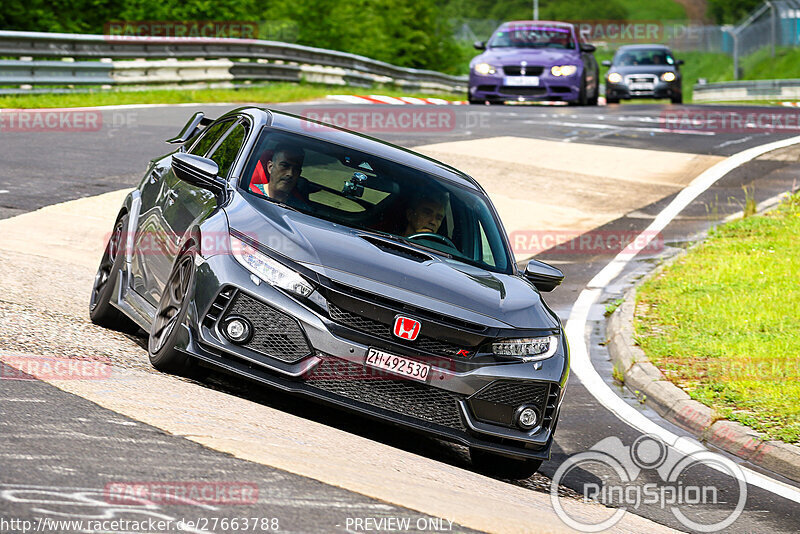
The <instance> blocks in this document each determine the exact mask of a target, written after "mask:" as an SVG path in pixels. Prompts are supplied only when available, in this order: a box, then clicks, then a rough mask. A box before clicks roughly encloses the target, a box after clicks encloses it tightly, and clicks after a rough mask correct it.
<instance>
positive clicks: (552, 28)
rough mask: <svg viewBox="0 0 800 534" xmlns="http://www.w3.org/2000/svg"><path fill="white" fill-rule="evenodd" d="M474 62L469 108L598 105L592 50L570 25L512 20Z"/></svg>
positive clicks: (480, 47) (480, 45) (482, 47)
mask: <svg viewBox="0 0 800 534" xmlns="http://www.w3.org/2000/svg"><path fill="white" fill-rule="evenodd" d="M475 48H477V49H478V50H483V53H481V54H480V55H478V56H476V57H475V58H473V59H472V61H471V62H470V66H469V67H470V68H469V94H468V99H469V102H470V103H471V104H483V103H484V102H489V103H491V104H502V103H504V102H507V101H519V102H522V101H528V100H551V101H552V100H556V101H565V102H569V103H571V104H575V105H580V106H585V105H590V106H594V105H597V96H598V91H599V85H598V79H599V76H598V67H597V61H596V60H595V57H594V54H593V52H594V50H595V47H594V45H591V44H588V43H583V42H581V40H580V37H579V34H578V32H576V31H575V27H574V26H573V25H572V24H569V23H566V22H552V21H541V20H539V21H512V22H506V23H504V24H502V25H501V26H500V27H499V28H497V30H495V32H494V34H492V37H491V38H490V39H489V42H488V43H484V42H482V41H478V42H476V43H475Z"/></svg>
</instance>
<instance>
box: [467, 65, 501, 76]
mask: <svg viewBox="0 0 800 534" xmlns="http://www.w3.org/2000/svg"><path fill="white" fill-rule="evenodd" d="M472 70H474V71H475V72H476V73H477V74H483V75H484V76H486V75H487V74H494V73H495V72H497V69H495V68H494V66H493V65H489V64H488V63H476V64H475V66H474V67H472Z"/></svg>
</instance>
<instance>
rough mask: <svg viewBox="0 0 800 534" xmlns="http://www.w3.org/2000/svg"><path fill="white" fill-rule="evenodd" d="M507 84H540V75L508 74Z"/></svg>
mask: <svg viewBox="0 0 800 534" xmlns="http://www.w3.org/2000/svg"><path fill="white" fill-rule="evenodd" d="M505 85H510V86H520V85H539V77H538V76H506V81H505Z"/></svg>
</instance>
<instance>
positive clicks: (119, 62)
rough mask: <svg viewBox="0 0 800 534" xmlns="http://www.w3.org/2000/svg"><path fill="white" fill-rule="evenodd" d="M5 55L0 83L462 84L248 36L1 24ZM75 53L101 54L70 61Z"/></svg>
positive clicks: (460, 88) (443, 88)
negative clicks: (25, 28) (23, 28)
mask: <svg viewBox="0 0 800 534" xmlns="http://www.w3.org/2000/svg"><path fill="white" fill-rule="evenodd" d="M3 56H5V57H13V58H22V59H15V60H0V85H6V86H8V85H25V86H34V85H65V84H69V85H97V84H100V85H130V84H158V83H176V82H177V83H181V82H218V81H220V80H227V81H278V80H280V81H294V82H299V81H308V82H311V83H329V84H332V85H345V84H348V85H359V86H364V87H367V86H372V85H375V84H386V85H395V86H399V87H402V88H404V89H407V90H425V91H433V92H450V93H461V92H466V84H467V77H466V76H451V75H448V74H443V73H441V72H436V71H431V70H421V69H411V68H406V67H398V66H396V65H391V64H389V63H385V62H383V61H377V60H374V59H370V58H367V57H364V56H358V55H355V54H349V53H346V52H338V51H335V50H325V49H322V48H313V47H309V46H302V45H296V44H289V43H280V42H276V41H260V40H252V39H215V38H202V39H198V38H190V37H183V38H181V37H127V36H113V35H85V34H67V33H42V32H16V31H5V30H2V31H0V57H3ZM42 59H46V60H42ZM65 59H68V60H70V61H69V62H68V61H64V60H65ZM77 59H82V60H86V59H89V60H100V61H74V60H77ZM59 60H60V61H59ZM127 60H133V61H127ZM191 60H195V61H191ZM220 62H223V63H220ZM222 71H226V72H222ZM3 92H9V91H8V90H4V91H3ZM19 92H26V89H20V90H19Z"/></svg>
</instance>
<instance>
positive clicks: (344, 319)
mask: <svg viewBox="0 0 800 534" xmlns="http://www.w3.org/2000/svg"><path fill="white" fill-rule="evenodd" d="M328 310H329V312H330V316H331V319H333V320H334V321H336V322H337V323H340V324H343V325H345V326H349V327H350V328H353V329H355V330H358V331H360V332H364V333H365V334H369V335H371V336H375V337H379V338H381V339H385V340H387V341H392V342H394V343H403V344H404V345H408V346H409V347H411V348H415V349H418V350H421V351H425V352H429V353H431V354H436V355H437V356H446V357H453V356H456V355H458V352H459V351H460V350H462V349H463V350H468V351H470V353H472V347H464V346H458V345H454V344H452V343H447V342H446V341H440V340H438V339H433V338H431V337H426V336H419V337H418V338H417V339H416V340H415V341H405V340H402V339H400V338H398V337H395V336H394V334H393V333H392V326H391V325H388V324H384V323H381V322H380V321H376V320H374V319H369V318H367V317H363V316H361V315H358V314H356V313H352V312H349V311H347V310H343V309H341V308H339V307H338V306H336V305H335V304H332V303H328Z"/></svg>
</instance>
